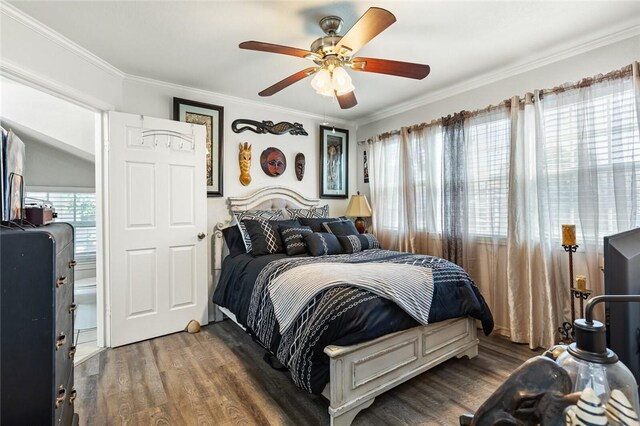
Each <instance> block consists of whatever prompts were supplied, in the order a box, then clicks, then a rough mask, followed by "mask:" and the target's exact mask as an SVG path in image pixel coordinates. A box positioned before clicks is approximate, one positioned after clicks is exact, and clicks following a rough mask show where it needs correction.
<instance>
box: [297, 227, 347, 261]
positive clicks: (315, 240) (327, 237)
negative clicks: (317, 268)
mask: <svg viewBox="0 0 640 426" xmlns="http://www.w3.org/2000/svg"><path fill="white" fill-rule="evenodd" d="M304 242H305V244H306V245H307V249H308V250H309V254H311V256H325V255H327V254H342V253H343V251H342V246H341V245H340V243H339V242H338V237H336V236H335V235H333V234H330V233H328V232H314V233H313V234H307V235H305V236H304Z"/></svg>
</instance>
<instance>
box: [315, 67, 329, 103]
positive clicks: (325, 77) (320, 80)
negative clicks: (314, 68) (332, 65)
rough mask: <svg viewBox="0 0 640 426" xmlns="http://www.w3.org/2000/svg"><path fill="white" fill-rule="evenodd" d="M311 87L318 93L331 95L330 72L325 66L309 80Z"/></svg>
mask: <svg viewBox="0 0 640 426" xmlns="http://www.w3.org/2000/svg"><path fill="white" fill-rule="evenodd" d="M311 87H313V89H314V90H315V91H316V93H318V94H319V95H324V96H333V88H332V87H331V73H330V72H329V70H327V69H326V68H323V69H321V70H320V71H318V72H317V73H316V76H315V77H313V80H311Z"/></svg>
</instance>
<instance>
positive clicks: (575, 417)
mask: <svg viewBox="0 0 640 426" xmlns="http://www.w3.org/2000/svg"><path fill="white" fill-rule="evenodd" d="M565 421H566V424H567V425H568V426H569V425H571V426H605V425H607V424H608V423H609V420H608V419H607V415H606V414H605V410H604V406H603V405H602V402H601V401H600V398H598V395H596V393H595V392H594V390H593V389H591V388H585V389H584V390H583V391H582V394H581V395H580V399H579V400H578V404H577V405H572V406H571V407H569V408H568V409H567V415H566V417H565Z"/></svg>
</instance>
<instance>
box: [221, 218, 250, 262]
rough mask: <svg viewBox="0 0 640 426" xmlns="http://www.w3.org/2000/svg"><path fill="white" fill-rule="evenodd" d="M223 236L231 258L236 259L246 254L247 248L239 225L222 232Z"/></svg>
mask: <svg viewBox="0 0 640 426" xmlns="http://www.w3.org/2000/svg"><path fill="white" fill-rule="evenodd" d="M222 236H223V237H224V241H225V242H226V243H227V247H228V248H229V256H231V257H236V256H237V255H239V254H241V253H246V252H247V248H246V247H245V245H244V239H243V238H242V233H241V232H240V228H239V227H238V226H237V225H233V226H229V227H227V228H224V229H223V230H222Z"/></svg>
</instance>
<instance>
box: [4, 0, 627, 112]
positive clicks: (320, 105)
mask: <svg viewBox="0 0 640 426" xmlns="http://www.w3.org/2000/svg"><path fill="white" fill-rule="evenodd" d="M11 3H12V4H13V5H15V6H16V7H18V8H19V9H21V10H22V11H24V12H25V13H27V14H29V15H31V16H33V17H34V18H36V19H37V20H39V21H41V22H42V23H44V24H45V25H47V26H48V27H50V28H52V29H53V30H55V31H57V32H59V33H60V34H62V35H64V36H66V37H67V38H69V39H71V40H73V41H74V42H76V43H77V44H79V45H80V46H82V47H84V48H86V49H87V50H89V51H91V52H92V53H94V54H95V55H97V56H98V57H100V58H102V59H104V60H105V61H107V62H109V63H110V64H111V65H113V66H115V67H116V68H118V69H120V70H121V71H122V72H124V73H127V74H131V75H136V76H142V77H147V78H152V79H157V80H162V81H166V82H171V83H175V84H180V85H185V86H190V87H194V88H199V89H204V90H209V91H212V92H216V93H221V94H225V95H230V96H237V97H241V98H245V99H252V100H258V101H263V102H267V103H270V104H273V105H278V106H282V107H286V108H293V109H297V110H300V111H305V112H309V113H315V114H318V115H322V114H329V115H332V116H335V117H340V118H343V119H345V120H356V119H360V118H363V117H366V116H368V115H370V114H374V113H378V112H380V111H381V110H384V109H386V108H389V107H392V106H394V105H397V104H401V103H403V102H407V101H409V100H411V99H415V98H416V97H420V96H425V95H428V94H429V93H433V92H435V91H441V90H443V89H446V88H448V87H452V86H454V85H457V84H460V83H463V82H465V81H468V80H470V79H474V78H476V77H478V76H481V75H484V74H490V73H493V72H496V71H499V70H502V69H509V68H512V67H514V66H517V65H522V64H525V63H529V62H533V61H535V60H540V59H543V58H545V57H548V56H550V55H553V54H557V53H559V52H562V51H564V50H566V49H571V48H575V47H577V46H580V45H583V44H584V43H586V42H589V41H592V40H597V39H599V38H601V37H603V36H605V35H608V34H612V33H618V32H620V31H623V30H627V29H629V28H634V27H635V29H638V28H640V27H639V26H640V1H623V2H616V1H579V2H575V1H574V2H566V1H548V2H540V1H509V2H507V1H495V2H487V1H466V2H458V1H421V2H418V1H380V2H377V3H369V2H361V1H208V2H190V1H189V2H187V1H173V2H166V1H140V2H131V1H103V2H94V1H11ZM370 6H377V7H383V8H385V9H387V10H389V11H391V12H392V13H393V14H394V15H395V16H396V18H397V22H396V23H395V24H393V25H392V26H391V27H389V28H388V29H387V30H386V31H384V32H383V33H382V34H380V35H379V36H378V37H376V38H375V39H373V40H372V41H371V42H370V43H369V44H368V45H367V46H365V47H364V48H363V49H362V50H360V51H359V52H358V54H357V55H356V56H368V57H375V58H384V59H395V60H401V61H409V62H419V63H426V64H429V65H430V66H431V74H430V75H429V76H428V77H427V78H426V79H424V80H421V81H419V80H411V79H404V78H399V77H393V76H386V75H379V74H371V73H356V72H351V75H352V78H353V81H354V85H355V87H356V95H357V98H358V105H357V106H356V107H354V108H352V109H350V110H342V111H340V110H339V107H338V106H337V104H336V103H335V101H334V102H333V103H332V101H331V100H330V99H329V98H325V97H322V96H320V95H317V94H315V92H314V91H313V90H312V89H311V87H310V85H309V83H310V79H307V80H303V81H301V82H298V83H296V84H294V85H292V86H290V87H288V88H287V89H284V90H283V91H281V92H279V93H277V94H276V95H274V96H272V97H269V98H260V97H259V96H258V92H259V91H261V90H262V89H265V88H266V87H268V86H270V85H272V84H273V83H275V82H277V81H279V80H281V79H283V78H284V77H286V76H289V75H291V74H293V73H295V72H297V71H299V70H302V69H304V68H306V67H308V66H310V65H312V63H311V62H310V61H308V60H305V59H300V58H295V57H290V56H285V55H276V54H269V53H263V52H255V51H248V50H241V49H239V48H238V44H239V43H240V42H242V41H246V40H258V41H265V42H269V43H275V44H282V45H286V46H292V47H299V48H303V49H309V46H310V44H311V42H312V41H313V40H315V39H316V38H317V37H320V36H321V35H323V34H322V31H321V30H320V28H319V27H318V25H317V22H318V20H319V19H320V18H322V17H323V16H326V15H334V14H335V15H338V16H340V17H342V18H343V19H344V21H345V25H344V29H343V31H342V33H344V32H345V31H346V30H347V29H348V28H350V27H351V26H352V25H353V23H355V21H356V20H357V19H358V17H360V15H362V14H363V13H364V12H365V11H366V10H367V8H368V7H370ZM635 29H634V31H635ZM635 32H636V34H637V33H638V32H639V31H635ZM604 71H609V70H603V72H604Z"/></svg>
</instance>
